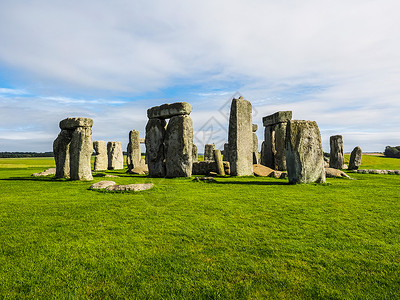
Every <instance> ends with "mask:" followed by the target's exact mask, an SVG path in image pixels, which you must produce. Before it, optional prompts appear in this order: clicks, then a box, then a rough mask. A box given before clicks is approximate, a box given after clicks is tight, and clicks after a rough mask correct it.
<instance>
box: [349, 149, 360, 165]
mask: <svg viewBox="0 0 400 300" xmlns="http://www.w3.org/2000/svg"><path fill="white" fill-rule="evenodd" d="M361 158H362V150H361V148H360V147H359V146H357V147H355V148H354V149H353V151H351V154H350V162H349V168H348V169H349V170H357V169H358V168H359V167H360V165H361Z"/></svg>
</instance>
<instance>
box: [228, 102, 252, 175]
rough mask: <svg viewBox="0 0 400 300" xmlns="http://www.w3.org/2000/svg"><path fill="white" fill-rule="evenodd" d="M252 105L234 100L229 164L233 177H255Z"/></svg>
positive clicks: (230, 122) (231, 115)
mask: <svg viewBox="0 0 400 300" xmlns="http://www.w3.org/2000/svg"><path fill="white" fill-rule="evenodd" d="M252 124H253V123H252V108H251V103H250V102H249V101H247V100H244V99H243V97H240V98H239V99H235V98H234V99H232V104H231V111H230V117H229V136H228V143H229V162H230V168H231V175H233V176H247V175H253V135H252V132H253V131H252Z"/></svg>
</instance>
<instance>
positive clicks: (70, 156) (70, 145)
mask: <svg viewBox="0 0 400 300" xmlns="http://www.w3.org/2000/svg"><path fill="white" fill-rule="evenodd" d="M92 126H93V120H92V119H89V118H67V119H64V120H62V121H61V122H60V128H61V132H60V134H59V135H58V137H57V138H56V140H55V141H54V143H53V151H54V157H55V162H56V177H57V178H71V179H72V180H92V179H93V177H92V172H91V164H90V159H91V156H92V153H93V142H92Z"/></svg>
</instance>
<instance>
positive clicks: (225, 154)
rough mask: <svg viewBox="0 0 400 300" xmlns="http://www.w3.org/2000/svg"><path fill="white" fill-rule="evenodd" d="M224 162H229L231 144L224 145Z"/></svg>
mask: <svg viewBox="0 0 400 300" xmlns="http://www.w3.org/2000/svg"><path fill="white" fill-rule="evenodd" d="M224 161H229V144H228V143H225V144H224Z"/></svg>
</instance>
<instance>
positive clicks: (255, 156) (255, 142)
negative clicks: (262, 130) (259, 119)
mask: <svg viewBox="0 0 400 300" xmlns="http://www.w3.org/2000/svg"><path fill="white" fill-rule="evenodd" d="M257 129H258V125H257V124H253V126H252V131H253V165H256V164H259V163H260V156H259V153H258V137H257V133H256V132H257Z"/></svg>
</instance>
